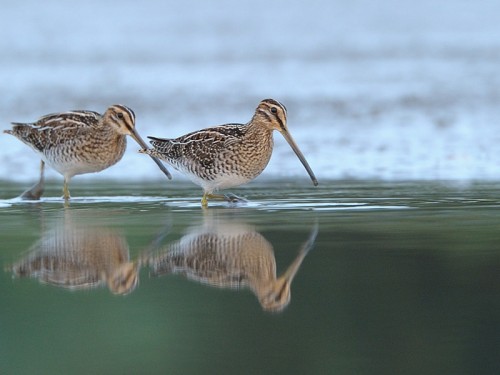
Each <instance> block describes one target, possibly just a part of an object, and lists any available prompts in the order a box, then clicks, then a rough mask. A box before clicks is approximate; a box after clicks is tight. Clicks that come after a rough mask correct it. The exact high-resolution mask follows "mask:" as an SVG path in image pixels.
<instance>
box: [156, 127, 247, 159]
mask: <svg viewBox="0 0 500 375" xmlns="http://www.w3.org/2000/svg"><path fill="white" fill-rule="evenodd" d="M242 135H243V130H242V129H241V125H239V124H228V125H222V126H217V127H213V128H207V129H203V130H199V131H195V132H192V133H188V134H186V135H183V136H181V137H179V138H175V139H165V138H155V137H148V138H150V139H151V145H152V146H153V147H154V149H155V150H156V151H157V152H159V153H160V154H162V155H163V156H165V157H168V158H170V159H174V160H175V159H180V158H185V157H188V158H195V159H197V160H207V159H210V158H211V157H213V155H215V154H217V153H219V152H221V151H223V150H225V149H227V147H228V146H230V145H232V144H234V143H237V142H240V141H241V136H242Z"/></svg>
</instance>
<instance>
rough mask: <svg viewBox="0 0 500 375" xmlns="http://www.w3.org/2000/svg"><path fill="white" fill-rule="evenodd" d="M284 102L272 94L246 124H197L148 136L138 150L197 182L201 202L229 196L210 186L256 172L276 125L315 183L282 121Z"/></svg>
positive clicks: (269, 149) (241, 180)
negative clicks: (170, 135)
mask: <svg viewBox="0 0 500 375" xmlns="http://www.w3.org/2000/svg"><path fill="white" fill-rule="evenodd" d="M286 114H287V113H286V108H285V106H284V105H283V104H281V103H279V102H277V101H276V100H273V99H265V100H262V101H261V102H260V104H259V105H258V107H257V109H256V110H255V114H254V115H253V117H252V119H251V120H250V122H248V123H247V124H225V125H220V126H216V127H212V128H207V129H203V130H198V131H195V132H192V133H189V134H186V135H183V136H181V137H178V138H175V139H166V138H156V137H148V138H150V139H151V141H150V142H151V145H152V146H153V148H152V149H150V150H147V149H144V150H141V152H142V153H146V154H149V155H150V156H155V157H158V158H160V159H162V160H164V161H166V162H167V163H169V164H170V165H171V166H172V167H174V168H175V169H177V170H178V171H180V172H181V173H183V174H185V175H186V176H188V177H189V178H190V179H191V181H193V182H194V183H195V184H197V185H199V186H201V187H202V188H203V198H202V200H201V204H202V206H204V207H206V206H207V205H208V199H212V198H213V199H225V200H229V201H231V200H233V199H235V197H234V196H233V195H228V196H224V195H216V194H214V192H215V191H217V190H220V189H227V188H231V187H235V186H239V185H242V184H245V183H247V182H249V181H251V180H253V179H254V178H256V177H257V176H258V175H260V174H261V173H262V171H263V170H264V168H265V167H266V166H267V164H268V162H269V159H270V158H271V154H272V152H273V145H274V141H273V131H274V130H277V131H279V132H280V133H281V134H282V135H283V137H284V138H285V139H286V141H287V142H288V144H289V145H290V146H291V148H292V149H293V151H294V152H295V154H296V155H297V156H298V158H299V160H300V161H301V162H302V164H303V165H304V167H305V169H306V170H307V173H309V176H310V177H311V180H312V182H313V184H314V185H315V186H316V185H318V180H317V179H316V177H315V176H314V173H313V171H312V170H311V167H310V166H309V164H308V163H307V161H306V159H305V157H304V155H303V154H302V152H301V151H300V150H299V148H298V146H297V144H296V143H295V141H294V140H293V138H292V136H291V135H290V132H289V131H288V127H287V124H286V119H287V117H286Z"/></svg>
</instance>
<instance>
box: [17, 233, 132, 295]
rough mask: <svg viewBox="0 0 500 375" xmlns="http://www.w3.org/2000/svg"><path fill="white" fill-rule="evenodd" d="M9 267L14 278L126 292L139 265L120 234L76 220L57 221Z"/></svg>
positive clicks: (70, 287) (66, 286)
mask: <svg viewBox="0 0 500 375" xmlns="http://www.w3.org/2000/svg"><path fill="white" fill-rule="evenodd" d="M10 269H11V271H12V274H13V275H14V276H15V277H30V278H36V279H38V280H39V281H40V282H42V283H46V284H50V285H54V286H58V287H64V288H68V289H86V288H93V287H97V286H99V285H101V284H105V285H107V286H108V288H109V290H110V291H111V292H113V293H115V294H126V293H129V292H131V291H132V290H134V289H135V287H136V286H137V283H138V266H137V264H136V263H134V262H131V261H130V259H129V249H128V245H127V243H126V242H125V239H124V238H123V237H122V236H121V235H119V234H118V233H116V232H114V231H112V230H110V229H106V228H92V227H88V226H80V225H75V224H73V223H58V225H57V226H56V227H55V228H54V229H53V230H50V231H48V232H46V233H44V234H43V235H42V238H41V239H40V240H39V241H38V242H37V243H35V244H34V245H33V246H32V247H31V248H30V249H29V251H28V254H27V255H26V256H24V257H23V258H22V259H20V260H18V261H17V262H16V263H14V264H13V265H12V266H11V267H10Z"/></svg>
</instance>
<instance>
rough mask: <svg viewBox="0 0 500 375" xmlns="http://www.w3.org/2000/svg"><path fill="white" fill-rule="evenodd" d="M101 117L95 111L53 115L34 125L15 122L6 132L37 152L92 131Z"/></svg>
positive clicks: (39, 120) (41, 119) (42, 118)
mask: <svg viewBox="0 0 500 375" xmlns="http://www.w3.org/2000/svg"><path fill="white" fill-rule="evenodd" d="M100 118H101V115H100V114H99V113H97V112H93V111H70V112H63V113H53V114H50V115H46V116H43V117H41V118H40V119H38V120H37V121H36V122H33V123H17V122H13V123H12V125H13V127H12V130H8V131H6V132H7V133H9V134H12V135H14V136H15V137H17V138H18V139H20V140H21V141H23V142H24V143H26V144H28V145H30V146H31V147H33V148H34V149H36V150H39V151H41V150H44V149H46V148H47V147H49V146H50V145H51V144H56V143H58V142H61V140H62V139H68V140H69V139H74V138H75V137H76V136H77V135H78V134H81V133H86V132H88V131H90V130H92V129H93V128H94V127H95V126H97V124H98V123H99V120H100Z"/></svg>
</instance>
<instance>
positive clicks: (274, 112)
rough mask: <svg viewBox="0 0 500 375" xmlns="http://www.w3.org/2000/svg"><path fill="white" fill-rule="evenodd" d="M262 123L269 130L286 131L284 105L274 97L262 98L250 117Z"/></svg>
mask: <svg viewBox="0 0 500 375" xmlns="http://www.w3.org/2000/svg"><path fill="white" fill-rule="evenodd" d="M252 120H253V121H259V122H261V123H264V124H265V126H266V127H267V128H269V129H270V130H277V131H279V132H282V131H288V129H287V127H286V107H285V106H284V105H283V104H281V103H280V102H278V101H276V100H274V99H264V100H262V101H261V102H260V103H259V105H258V107H257V109H256V110H255V115H254V117H253V119H252Z"/></svg>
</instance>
